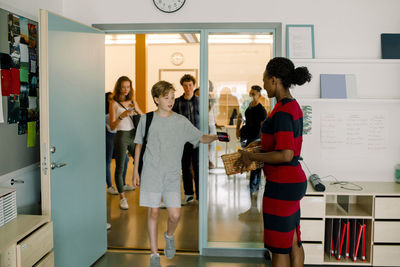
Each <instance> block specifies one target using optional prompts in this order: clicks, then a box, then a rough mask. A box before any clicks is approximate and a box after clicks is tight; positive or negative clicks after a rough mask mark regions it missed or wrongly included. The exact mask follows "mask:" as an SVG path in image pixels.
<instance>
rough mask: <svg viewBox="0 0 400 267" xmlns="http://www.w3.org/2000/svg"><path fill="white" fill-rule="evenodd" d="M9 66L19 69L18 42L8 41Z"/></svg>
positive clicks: (19, 53) (19, 54)
mask: <svg viewBox="0 0 400 267" xmlns="http://www.w3.org/2000/svg"><path fill="white" fill-rule="evenodd" d="M10 56H11V67H12V68H17V69H19V67H20V58H21V52H20V49H19V43H10Z"/></svg>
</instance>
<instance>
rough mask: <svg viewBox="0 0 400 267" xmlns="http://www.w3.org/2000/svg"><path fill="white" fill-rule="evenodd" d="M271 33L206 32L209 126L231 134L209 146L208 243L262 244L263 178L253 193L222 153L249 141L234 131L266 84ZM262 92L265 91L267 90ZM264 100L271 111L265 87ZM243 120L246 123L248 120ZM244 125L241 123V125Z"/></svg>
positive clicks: (244, 176) (246, 176)
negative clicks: (258, 88) (226, 165)
mask: <svg viewBox="0 0 400 267" xmlns="http://www.w3.org/2000/svg"><path fill="white" fill-rule="evenodd" d="M273 40H274V38H273V33H272V32H264V33H212V34H209V35H208V78H209V80H210V82H209V130H210V132H211V133H212V132H213V131H214V132H215V131H222V132H227V133H228V134H229V135H230V141H229V142H226V143H224V142H219V141H217V142H216V143H214V144H213V145H210V146H209V164H208V166H209V174H208V238H207V240H208V247H210V248H212V247H223V248H254V247H255V248H263V247H264V245H263V219H262V207H261V206H262V196H263V191H264V182H263V177H262V178H261V184H260V185H259V187H258V190H254V192H253V194H251V193H250V188H249V176H250V174H249V173H244V174H236V175H229V176H228V175H226V173H225V169H224V165H223V162H222V160H221V155H223V154H227V153H233V152H236V151H237V150H238V149H240V148H242V147H243V146H244V144H245V141H244V140H243V138H242V140H241V139H240V138H239V137H238V136H237V135H236V132H237V131H236V128H237V121H238V118H240V117H242V118H243V120H245V115H244V114H245V111H246V109H247V108H248V107H249V104H250V102H251V101H252V100H253V99H252V98H251V96H250V95H249V92H250V89H251V86H253V85H259V86H261V87H262V74H263V72H264V69H265V66H266V64H267V62H268V61H269V59H271V58H272V57H273V51H274V47H273V46H274V43H273ZM263 91H264V92H263ZM261 93H262V95H261V97H260V99H259V101H260V103H261V105H262V106H264V108H265V109H266V110H267V111H268V112H269V107H270V104H269V99H268V97H267V95H266V92H265V90H262V91H261ZM244 123H245V122H244ZM239 128H240V127H239Z"/></svg>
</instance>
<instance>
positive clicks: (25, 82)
mask: <svg viewBox="0 0 400 267" xmlns="http://www.w3.org/2000/svg"><path fill="white" fill-rule="evenodd" d="M7 24H8V38H7V36H1V38H3V37H4V40H6V39H7V40H8V45H9V51H7V53H6V52H5V51H2V52H3V53H0V62H1V87H0V88H1V95H2V96H5V97H7V106H8V112H7V114H8V116H7V118H3V114H0V115H1V116H0V122H6V121H7V123H8V124H14V123H16V124H17V125H18V131H17V133H16V134H18V135H25V134H27V135H28V136H27V140H28V142H27V145H28V147H33V146H35V145H36V134H37V131H38V129H39V125H38V124H39V109H38V85H39V83H38V77H39V70H38V62H37V59H38V54H37V48H38V47H37V23H36V22H33V21H30V20H28V19H27V18H25V17H22V16H18V15H16V14H12V13H8V16H7Z"/></svg>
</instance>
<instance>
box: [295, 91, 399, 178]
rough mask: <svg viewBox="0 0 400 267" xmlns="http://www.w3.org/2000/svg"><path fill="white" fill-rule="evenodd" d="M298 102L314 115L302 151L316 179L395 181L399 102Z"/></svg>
mask: <svg viewBox="0 0 400 267" xmlns="http://www.w3.org/2000/svg"><path fill="white" fill-rule="evenodd" d="M297 101H298V102H299V104H300V106H311V110H312V111H311V126H308V127H309V128H310V127H311V129H308V130H307V131H306V133H305V134H304V135H303V148H302V157H303V159H304V161H305V163H306V164H307V165H308V167H309V169H310V170H311V172H312V173H317V174H318V175H319V176H320V177H324V176H327V175H333V176H335V177H336V178H337V179H338V180H341V181H342V180H344V181H387V182H389V181H393V180H394V171H395V165H396V164H398V163H400V118H399V116H400V100H379V99H375V100H360V99H356V100H351V99H297ZM304 120H307V118H306V117H305V118H304ZM305 171H307V169H305ZM307 175H309V173H307Z"/></svg>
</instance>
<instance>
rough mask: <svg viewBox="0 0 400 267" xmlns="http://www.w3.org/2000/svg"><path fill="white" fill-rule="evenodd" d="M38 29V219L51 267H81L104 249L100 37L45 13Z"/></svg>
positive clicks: (84, 28)
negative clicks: (50, 233)
mask: <svg viewBox="0 0 400 267" xmlns="http://www.w3.org/2000/svg"><path fill="white" fill-rule="evenodd" d="M39 23H40V33H39V38H40V42H39V45H40V54H39V56H40V66H41V69H40V72H41V73H40V102H41V105H40V112H41V149H42V151H41V154H42V190H44V194H43V195H42V201H44V202H45V203H44V205H43V207H44V208H43V213H44V214H49V215H51V219H52V221H53V223H54V253H55V266H57V267H63V266H68V267H69V266H71V267H80V266H82V267H87V266H90V265H91V264H92V263H94V262H95V261H96V260H97V259H98V258H99V257H101V256H102V255H103V254H104V253H105V252H106V249H107V236H106V194H105V131H104V129H105V125H104V123H105V122H104V105H105V99H104V33H103V32H101V31H99V30H97V29H94V28H92V27H89V26H86V25H83V24H81V23H78V22H74V21H71V20H69V19H66V18H64V17H61V16H58V15H56V14H54V13H50V12H47V11H44V10H41V11H40V22H39ZM64 164H66V165H64ZM52 165H53V166H52ZM47 187H48V188H49V189H46V188H47ZM46 201H48V202H49V203H46Z"/></svg>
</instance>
